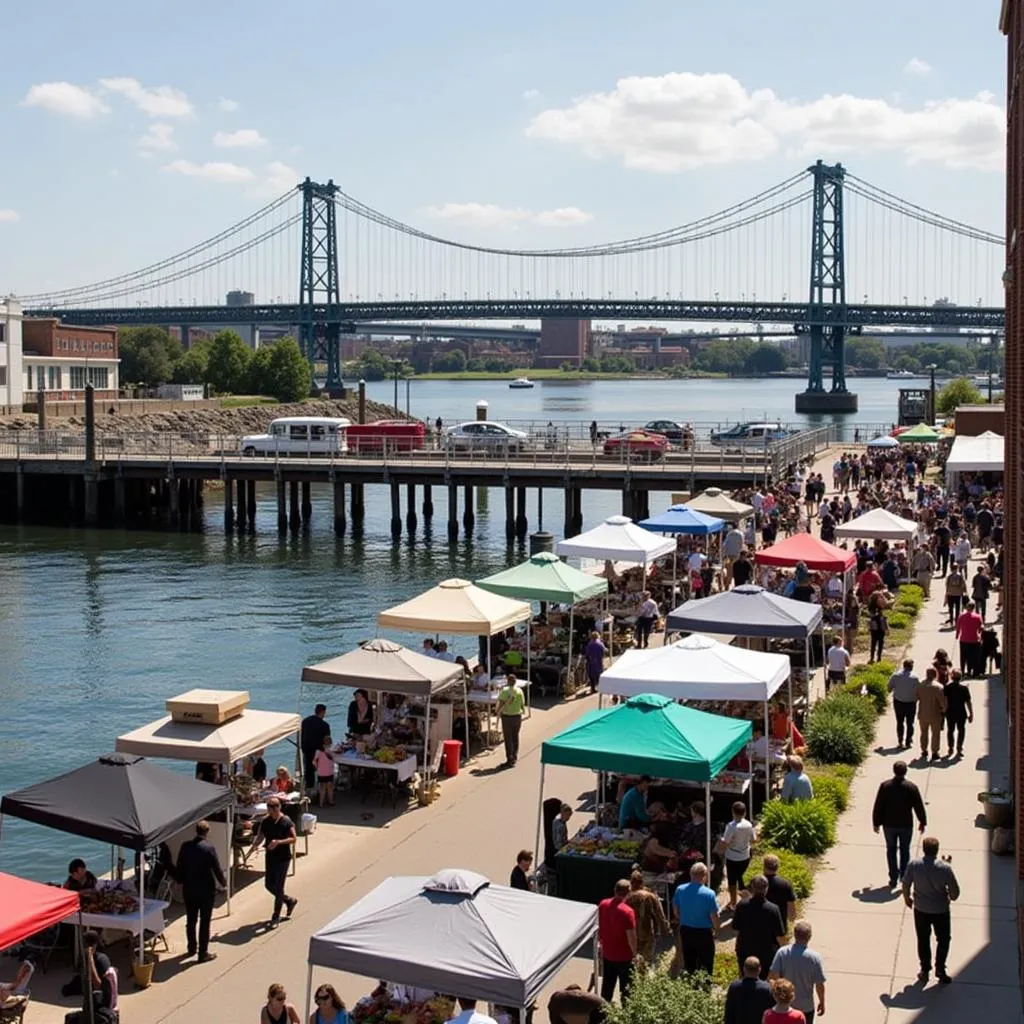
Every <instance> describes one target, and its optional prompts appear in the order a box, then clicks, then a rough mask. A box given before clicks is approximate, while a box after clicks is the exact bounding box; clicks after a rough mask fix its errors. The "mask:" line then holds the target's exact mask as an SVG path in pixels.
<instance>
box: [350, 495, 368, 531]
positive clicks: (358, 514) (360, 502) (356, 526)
mask: <svg viewBox="0 0 1024 1024" xmlns="http://www.w3.org/2000/svg"><path fill="white" fill-rule="evenodd" d="M363 487H364V485H363V484H352V530H353V532H355V531H356V530H361V529H362V528H363V521H364V520H365V518H366V498H365V496H364V493H363Z"/></svg>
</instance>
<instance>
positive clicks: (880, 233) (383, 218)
mask: <svg viewBox="0 0 1024 1024" xmlns="http://www.w3.org/2000/svg"><path fill="white" fill-rule="evenodd" d="M808 265H809V272H808ZM1004 265H1005V260H1004V239H1003V237H1002V236H1001V235H1000V234H997V233H995V232H990V231H985V230H982V229H979V228H975V227H971V226H970V225H968V224H964V223H962V222H960V221H957V220H954V219H952V218H949V217H946V216H943V215H942V214H939V213H936V212H934V211H931V210H928V209H925V208H924V207H921V206H918V205H916V204H914V203H911V202H909V201H907V200H905V199H901V198H900V197H898V196H896V195H894V194H892V193H891V192H888V191H886V190H884V189H882V188H879V187H878V186H875V185H872V184H871V183H869V182H867V181H864V180H863V179H861V178H858V177H856V176H855V175H853V174H851V173H850V172H849V171H847V170H846V169H845V168H843V167H842V165H840V164H835V165H830V164H825V163H823V162H822V161H820V160H819V161H818V162H817V163H816V164H814V165H813V166H811V167H810V168H808V169H807V170H806V171H801V172H799V173H797V174H794V175H792V176H790V177H789V178H786V179H785V180H783V181H781V182H779V183H778V184H776V185H773V186H772V187H771V188H768V189H765V190H763V191H762V192H759V193H758V194H757V195H755V196H752V197H750V198H748V199H745V200H743V201H741V202H738V203H734V204H733V205H731V206H728V207H726V208H725V209H723V210H720V211H718V212H717V213H713V214H711V215H709V216H706V217H702V218H700V219H698V220H695V221H691V222H689V223H687V224H683V225H679V226H677V227H673V228H670V229H668V230H665V231H660V232H656V233H652V234H645V235H639V236H636V237H633V238H627V239H623V240H620V241H616V242H608V243H603V244H598V245H585V246H577V247H563V248H552V249H515V248H507V247H488V246H484V245H479V244H471V243H468V242H464V241H456V240H452V239H448V238H443V237H440V236H438V235H435V234H431V233H429V232H426V231H424V230H422V229H420V228H417V227H413V226H412V225H409V224H407V223H404V222H403V221H400V220H396V219H394V218H392V217H389V216H387V215H386V214H384V213H381V212H380V211H378V210H376V209H374V208H373V207H370V206H367V205H366V204H364V203H361V202H359V201H358V200H356V199H354V198H353V197H351V196H349V195H347V194H346V193H345V192H343V191H342V190H341V189H340V188H339V187H338V186H337V185H336V184H335V183H334V182H333V181H328V182H327V183H326V184H322V183H319V182H314V181H312V180H311V179H309V178H307V179H306V180H305V181H304V182H302V183H301V184H299V185H298V186H297V187H296V188H295V189H294V190H291V191H289V192H288V193H286V194H284V195H282V196H280V197H278V198H277V199H275V200H274V201H272V202H270V203H268V204H267V205H266V206H264V207H262V208H261V209H259V210H257V211H256V212H255V213H253V214H252V215H251V216H249V217H246V218H245V219H244V220H242V221H240V222H239V223H237V224H234V225H232V226H231V227H229V228H227V229H226V230H224V231H222V232H220V233H219V234H217V235H214V236H213V237H212V238H208V239H206V240H205V241H203V242H201V243H199V244H198V245H195V246H192V247H191V248H189V249H186V250H184V251H183V252H179V253H178V254H176V255H174V256H171V257H169V258H167V259H164V260H161V261H159V262H157V263H153V264H150V265H149V266H146V267H143V268H141V269H139V270H136V271H132V272H130V273H125V274H121V275H119V276H117V277H113V278H109V279H106V280H103V281H98V282H95V283H93V284H88V285H82V286H79V287H74V288H65V289H59V290H54V291H49V292H42V293H38V294H34V295H28V296H24V297H23V299H22V301H23V303H24V305H25V306H26V308H27V310H28V312H29V315H31V316H57V317H61V318H62V319H64V320H65V321H66V322H68V323H77V324H83V325H89V324H117V325H129V324H163V325H167V326H179V325H180V327H181V328H182V330H183V331H185V330H187V328H188V327H190V326H193V325H202V326H212V325H217V324H239V323H244V324H253V325H259V324H284V325H293V326H296V327H297V328H298V332H299V340H300V344H301V345H302V348H303V350H304V352H305V353H306V354H307V356H308V357H309V358H310V359H311V360H313V361H314V362H315V363H318V364H321V365H322V366H323V367H324V373H325V377H326V385H327V388H328V389H329V390H335V389H339V388H341V387H342V386H343V382H342V374H341V359H340V348H341V346H340V339H341V336H342V334H345V333H352V332H355V331H357V330H359V328H360V324H363V323H368V322H375V323H380V322H394V321H403V320H404V321H409V320H416V321H480V320H494V319H497V320H539V319H544V318H557V317H563V318H578V319H591V320H606V321H607V320H642V321H648V322H651V321H683V322H686V321H689V322H705V323H722V324H725V323H732V324H749V325H759V324H782V325H786V326H787V327H789V328H790V329H791V330H793V331H795V332H797V333H801V334H806V335H808V337H809V342H810V344H809V351H810V362H809V375H808V382H807V389H806V391H804V392H802V393H800V394H798V395H797V400H796V407H797V411H801V412H818V411H822V412H826V411H827V412H853V411H856V408H857V401H856V396H855V395H854V394H853V393H852V392H850V391H849V389H848V388H847V384H846V358H845V343H846V339H847V338H848V337H849V336H850V335H856V334H860V333H862V332H863V331H864V330H865V329H869V328H878V327H888V328H892V327H896V328H901V329H922V328H930V329H932V330H935V331H944V332H949V331H963V330H971V331H973V332H976V333H989V334H991V335H995V334H998V333H999V332H1001V331H1002V329H1003V322H1004V312H1003V307H1002V271H1003V267H1004ZM296 271H298V280H299V289H298V296H297V301H296V300H295V299H293V298H291V295H290V294H289V293H290V289H291V286H290V284H289V282H294V281H295V278H296ZM240 287H244V290H245V291H247V292H250V293H253V302H252V303H251V304H249V305H244V306H229V305H225V304H224V300H223V297H224V296H225V294H226V293H227V292H228V291H230V290H233V289H239V288H240ZM728 290H731V293H732V296H733V297H732V298H724V297H723V294H724V293H725V292H726V291H728ZM737 293H738V295H739V297H738V298H736V297H735V296H736V295H737ZM292 294H293V293H292ZM929 296H930V297H931V301H929ZM926 339H927V334H924V335H922V340H926Z"/></svg>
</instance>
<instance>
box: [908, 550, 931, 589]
mask: <svg viewBox="0 0 1024 1024" xmlns="http://www.w3.org/2000/svg"><path fill="white" fill-rule="evenodd" d="M910 571H911V572H912V573H913V574H914V581H915V582H916V583H917V585H918V586H919V587H920V588H921V589H922V590H923V591H924V596H925V597H931V596H932V576H933V575H934V574H935V556H934V555H933V554H932V553H931V551H930V550H929V549H928V548H927V547H926V546H925V545H924V544H922V545H921V546H920V547H919V548H918V549H917V550H916V551H915V552H914V557H913V558H912V559H911V562H910Z"/></svg>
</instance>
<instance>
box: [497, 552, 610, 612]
mask: <svg viewBox="0 0 1024 1024" xmlns="http://www.w3.org/2000/svg"><path fill="white" fill-rule="evenodd" d="M477 586H478V587H480V588H481V589H482V590H489V591H490V592H491V593H492V594H501V595H502V596H503V597H518V598H520V599H522V600H525V601H554V602H557V603H559V604H576V602H577V601H586V600H587V599H589V598H592V597H600V596H601V595H602V594H606V593H608V581H607V580H606V579H603V578H602V577H600V576H594V575H592V574H591V573H589V572H583V571H582V570H580V569H576V568H574V567H573V566H571V565H568V564H566V563H565V562H563V561H562V560H561V559H560V558H559V557H558V556H557V555H553V554H552V553H551V552H550V551H539V552H538V553H537V554H535V555H531V556H530V558H529V559H528V560H527V561H525V562H521V563H520V564H519V565H514V566H512V568H511V569H503V570H502V571H501V572H496V573H495V574H494V575H493V576H488V577H486V578H485V579H482V580H477Z"/></svg>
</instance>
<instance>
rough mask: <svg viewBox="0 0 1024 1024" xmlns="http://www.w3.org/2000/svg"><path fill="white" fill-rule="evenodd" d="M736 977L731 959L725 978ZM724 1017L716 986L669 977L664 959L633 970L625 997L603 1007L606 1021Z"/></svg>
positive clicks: (695, 1021) (630, 1023)
mask: <svg viewBox="0 0 1024 1024" xmlns="http://www.w3.org/2000/svg"><path fill="white" fill-rule="evenodd" d="M715 959H716V961H717V960H718V959H719V957H717V956H716V957H715ZM715 973H716V974H718V973H719V972H718V971H716V972H715ZM737 977H738V975H737V973H736V966H735V959H733V969H732V971H731V972H730V975H729V978H728V980H729V981H735V980H736V978H737ZM724 1016H725V999H724V997H723V995H722V993H721V991H720V990H719V989H717V988H713V987H707V986H706V982H705V984H703V985H702V984H701V979H700V978H699V977H696V978H691V977H682V978H678V979H676V978H672V977H670V976H669V972H668V969H667V966H666V965H665V963H664V960H663V961H662V963H659V964H658V966H657V967H654V968H652V969H650V970H647V971H637V972H636V973H635V974H634V975H633V984H632V986H631V987H630V990H629V996H628V997H627V998H626V999H624V1000H623V1001H622V1003H621V1004H616V1003H611V1004H610V1005H609V1006H607V1007H606V1009H605V1019H606V1020H607V1021H608V1024H665V1022H666V1021H678V1022H679V1024H721V1022H722V1019H723V1017H724Z"/></svg>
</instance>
